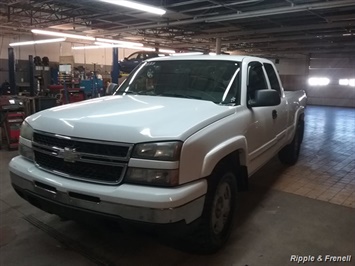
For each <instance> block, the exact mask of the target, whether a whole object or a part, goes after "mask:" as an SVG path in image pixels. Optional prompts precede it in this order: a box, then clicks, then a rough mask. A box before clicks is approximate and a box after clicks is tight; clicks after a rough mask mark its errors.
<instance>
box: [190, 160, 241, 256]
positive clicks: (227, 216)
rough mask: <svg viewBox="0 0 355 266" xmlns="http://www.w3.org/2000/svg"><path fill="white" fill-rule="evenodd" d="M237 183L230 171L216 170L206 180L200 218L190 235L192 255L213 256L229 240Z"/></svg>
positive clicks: (219, 168) (221, 168)
mask: <svg viewBox="0 0 355 266" xmlns="http://www.w3.org/2000/svg"><path fill="white" fill-rule="evenodd" d="M236 193H237V182H236V176H235V174H234V173H233V171H232V170H228V168H225V167H222V166H220V167H217V168H216V169H215V170H214V172H213V174H212V175H211V177H210V180H209V188H208V192H207V195H206V200H205V206H204V210H203V213H202V216H201V217H200V218H199V220H198V226H197V227H196V230H195V232H194V233H193V234H192V235H190V237H189V238H190V242H191V244H193V246H192V248H193V250H194V251H199V252H207V253H211V252H215V251H217V250H218V249H219V248H221V247H222V246H223V244H224V243H225V242H226V241H227V240H228V238H229V236H230V233H231V231H232V228H233V220H234V213H235V207H236Z"/></svg>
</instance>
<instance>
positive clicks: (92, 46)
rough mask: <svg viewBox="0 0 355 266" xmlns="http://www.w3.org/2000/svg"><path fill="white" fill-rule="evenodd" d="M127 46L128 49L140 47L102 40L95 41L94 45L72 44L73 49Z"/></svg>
mask: <svg viewBox="0 0 355 266" xmlns="http://www.w3.org/2000/svg"><path fill="white" fill-rule="evenodd" d="M114 47H118V48H129V49H138V48H141V47H138V46H132V45H124V44H109V43H103V42H95V45H86V46H73V47H72V49H73V50H83V49H102V48H114Z"/></svg>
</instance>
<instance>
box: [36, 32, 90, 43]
mask: <svg viewBox="0 0 355 266" xmlns="http://www.w3.org/2000/svg"><path fill="white" fill-rule="evenodd" d="M31 31H32V32H33V33H36V34H42V35H50V36H57V37H67V38H73V39H81V40H88V41H95V38H93V37H88V36H83V35H76V34H69V33H63V32H58V31H48V30H37V29H34V30H31Z"/></svg>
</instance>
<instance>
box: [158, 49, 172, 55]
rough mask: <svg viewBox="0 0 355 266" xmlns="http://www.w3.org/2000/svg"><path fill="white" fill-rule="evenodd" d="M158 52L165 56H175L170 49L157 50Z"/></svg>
mask: <svg viewBox="0 0 355 266" xmlns="http://www.w3.org/2000/svg"><path fill="white" fill-rule="evenodd" d="M159 52H161V53H167V54H175V51H174V50H170V49H159Z"/></svg>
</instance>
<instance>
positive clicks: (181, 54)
mask: <svg viewBox="0 0 355 266" xmlns="http://www.w3.org/2000/svg"><path fill="white" fill-rule="evenodd" d="M201 54H203V53H202V52H188V53H176V54H173V56H183V55H201Z"/></svg>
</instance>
